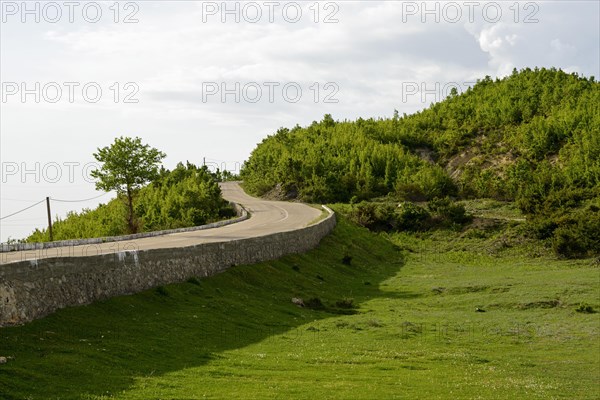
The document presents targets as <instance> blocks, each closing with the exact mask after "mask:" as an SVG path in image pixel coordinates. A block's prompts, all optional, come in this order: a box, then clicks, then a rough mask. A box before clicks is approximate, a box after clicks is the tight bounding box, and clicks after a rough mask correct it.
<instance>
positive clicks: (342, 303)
mask: <svg viewBox="0 0 600 400" xmlns="http://www.w3.org/2000/svg"><path fill="white" fill-rule="evenodd" d="M335 305H336V307H338V308H354V299H351V298H349V297H345V298H343V299H341V300H338V301H336V302H335Z"/></svg>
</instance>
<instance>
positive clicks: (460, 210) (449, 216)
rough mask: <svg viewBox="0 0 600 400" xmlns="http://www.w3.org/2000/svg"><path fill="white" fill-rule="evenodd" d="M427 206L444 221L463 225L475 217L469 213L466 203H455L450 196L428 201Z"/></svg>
mask: <svg viewBox="0 0 600 400" xmlns="http://www.w3.org/2000/svg"><path fill="white" fill-rule="evenodd" d="M427 207H428V208H429V210H430V211H431V212H433V213H434V214H435V215H436V217H437V218H438V219H439V220H440V222H442V223H447V224H459V225H462V224H464V223H467V222H470V221H471V220H472V219H473V218H472V217H471V216H470V215H468V214H467V210H466V209H465V206H464V205H462V204H458V203H453V202H452V200H450V198H449V197H445V198H435V199H433V200H431V201H430V202H429V203H428V205H427Z"/></svg>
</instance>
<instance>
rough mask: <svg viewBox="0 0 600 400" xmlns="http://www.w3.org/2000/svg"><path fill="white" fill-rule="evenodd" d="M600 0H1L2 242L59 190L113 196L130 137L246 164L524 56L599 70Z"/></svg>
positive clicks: (21, 231) (64, 196) (69, 205)
mask: <svg viewBox="0 0 600 400" xmlns="http://www.w3.org/2000/svg"><path fill="white" fill-rule="evenodd" d="M599 4H600V2H597V1H523V2H517V1H497V2H486V1H450V2H447V1H443V2H438V1H428V2H424V1H296V2H293V1H255V2H237V1H227V2H223V1H216V2H211V1H120V2H116V1H110V2H87V1H65V2H61V1H56V2H46V1H43V2H42V1H28V2H22V1H4V0H2V1H1V2H0V9H1V20H0V82H1V85H2V86H1V93H0V95H1V96H0V97H1V99H0V164H1V167H2V170H1V182H0V218H3V219H1V220H0V241H2V242H4V241H6V240H8V239H15V238H16V239H19V238H23V237H25V236H27V235H28V234H29V233H31V232H32V231H33V230H34V229H35V228H36V227H40V228H43V227H45V224H46V222H47V217H46V207H45V203H43V202H42V203H40V204H37V205H35V206H33V207H31V208H30V209H28V210H26V211H24V212H21V213H19V214H16V215H14V216H9V215H10V214H12V213H14V212H17V211H19V210H21V209H23V208H25V207H28V206H30V205H33V204H35V203H38V202H39V201H41V200H44V199H45V198H46V197H47V196H49V197H51V198H52V199H55V200H53V201H51V213H52V215H53V217H57V216H58V217H64V216H65V215H66V213H67V212H68V211H70V210H74V211H80V210H81V209H82V208H84V207H88V208H93V207H95V206H96V205H98V204H99V203H100V202H106V201H107V200H109V199H110V198H111V196H113V195H114V194H112V193H108V194H103V192H99V191H96V190H95V184H94V179H93V178H91V176H90V172H91V171H92V170H93V169H95V168H97V167H98V164H97V163H96V162H95V159H94V157H93V153H94V152H95V151H96V150H97V148H99V147H104V146H107V145H109V144H110V143H112V142H113V140H114V138H115V137H118V136H132V137H133V136H139V137H141V138H142V139H143V141H144V142H145V143H148V144H150V145H151V146H153V147H156V148H158V149H160V150H161V151H164V152H165V153H166V154H167V158H166V159H165V160H164V165H165V167H167V168H172V167H174V166H175V165H176V164H177V163H178V162H180V161H181V162H185V161H190V162H193V163H196V164H202V163H206V164H207V165H209V166H210V167H211V168H216V167H219V168H221V169H228V170H230V171H232V172H239V168H240V166H241V165H242V163H243V162H244V160H246V159H247V158H248V156H249V155H250V153H251V151H252V150H253V149H254V148H255V147H256V145H257V143H260V142H261V141H262V140H263V139H264V138H265V137H266V136H268V135H270V134H273V133H275V132H276V131H277V129H279V128H280V127H290V128H291V127H293V126H295V125H296V124H299V125H301V126H304V125H308V124H310V123H311V122H312V121H315V120H321V119H322V118H323V115H324V114H332V115H333V117H334V119H337V120H345V119H348V120H354V119H356V118H359V117H362V118H370V117H375V118H377V117H389V116H391V115H393V112H394V110H395V109H397V110H398V111H399V112H400V113H407V114H410V113H413V112H416V111H418V110H420V109H423V108H426V107H428V106H429V105H430V104H431V103H433V102H437V101H441V100H443V99H444V98H445V97H446V96H447V95H448V93H449V92H450V90H451V89H452V88H453V87H456V88H457V89H458V91H459V92H461V91H463V90H465V89H466V88H467V87H468V86H471V85H473V84H474V83H475V82H476V80H477V79H478V78H483V77H485V76H486V75H489V76H491V77H494V78H495V77H503V76H506V75H508V74H510V73H511V72H512V70H513V68H517V69H520V68H525V67H530V68H534V67H556V68H562V69H563V70H565V71H568V72H576V73H578V74H580V75H584V76H588V77H589V76H595V77H598V75H600V72H599V70H600V65H599V63H600V61H599V60H600V53H599V51H600V50H599V49H600V43H599V42H600V39H599V38H600V25H599V24H600V22H599V21H600V8H599V7H600V6H599ZM98 196H100V197H98ZM88 199H91V200H88ZM58 200H68V202H60V201H58ZM80 200H82V201H80Z"/></svg>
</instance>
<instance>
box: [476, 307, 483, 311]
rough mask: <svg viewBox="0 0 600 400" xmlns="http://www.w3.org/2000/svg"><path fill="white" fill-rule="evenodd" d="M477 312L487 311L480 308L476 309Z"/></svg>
mask: <svg viewBox="0 0 600 400" xmlns="http://www.w3.org/2000/svg"><path fill="white" fill-rule="evenodd" d="M475 311H477V312H485V310H484V309H483V308H479V307H477V308H476V309H475Z"/></svg>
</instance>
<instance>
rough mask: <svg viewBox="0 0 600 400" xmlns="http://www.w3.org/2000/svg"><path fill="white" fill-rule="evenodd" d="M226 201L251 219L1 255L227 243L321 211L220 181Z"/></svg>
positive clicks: (301, 223) (291, 225) (0, 258)
mask: <svg viewBox="0 0 600 400" xmlns="http://www.w3.org/2000/svg"><path fill="white" fill-rule="evenodd" d="M221 190H222V192H223V197H224V198H225V199H226V200H229V201H233V202H235V203H238V204H241V205H243V206H244V207H245V208H246V210H248V212H249V213H250V218H249V219H247V220H245V221H241V222H238V223H235V224H231V225H226V226H223V227H219V228H213V229H205V230H199V231H192V232H181V233H172V234H167V235H162V236H155V237H148V238H142V239H135V240H126V241H120V242H108V243H102V244H88V245H79V246H65V247H56V248H51V249H44V250H29V251H14V252H9V253H1V254H0V264H6V263H12V262H18V261H26V260H35V259H40V258H52V257H81V256H95V255H100V254H114V253H115V252H120V251H125V250H149V249H164V248H174V247H186V246H193V245H196V244H199V243H208V242H226V241H230V240H235V239H242V238H248V237H257V236H264V235H268V234H271V233H276V232H285V231H290V230H294V229H297V228H303V227H305V226H307V225H308V224H309V223H310V222H312V221H314V220H315V219H317V218H318V217H319V216H320V215H321V211H320V210H318V209H316V208H313V207H310V206H307V205H305V204H301V203H288V202H283V201H268V200H262V199H257V198H255V197H252V196H249V195H247V194H246V193H245V192H244V191H243V190H242V188H241V187H240V185H239V184H238V183H237V182H224V183H222V184H221Z"/></svg>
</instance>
